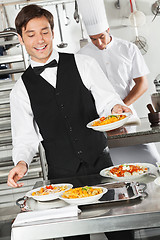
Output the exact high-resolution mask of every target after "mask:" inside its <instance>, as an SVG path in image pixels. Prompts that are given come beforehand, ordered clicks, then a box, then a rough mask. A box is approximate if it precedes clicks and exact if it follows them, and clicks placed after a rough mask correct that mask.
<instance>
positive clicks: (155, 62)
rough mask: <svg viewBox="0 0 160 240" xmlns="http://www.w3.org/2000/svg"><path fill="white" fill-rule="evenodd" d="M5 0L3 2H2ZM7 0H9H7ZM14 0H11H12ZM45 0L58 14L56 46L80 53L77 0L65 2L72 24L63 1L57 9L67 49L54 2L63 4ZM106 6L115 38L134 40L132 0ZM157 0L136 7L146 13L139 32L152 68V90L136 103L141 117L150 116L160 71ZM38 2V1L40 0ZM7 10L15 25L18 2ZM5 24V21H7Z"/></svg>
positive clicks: (0, 24) (111, 1) (141, 0)
mask: <svg viewBox="0 0 160 240" xmlns="http://www.w3.org/2000/svg"><path fill="white" fill-rule="evenodd" d="M1 2H3V1H1ZM5 2H7V1H5ZM10 2H11V0H10ZM44 2H45V8H46V9H48V10H50V11H51V12H52V13H53V15H54V16H55V39H54V47H55V48H56V49H57V50H58V51H64V52H77V51H78V50H79V48H80V43H79V40H80V39H81V38H82V34H81V27H80V23H76V21H75V20H74V18H73V14H74V7H75V4H74V0H73V1H72V0H71V1H67V0H66V1H64V2H65V3H66V4H65V6H66V11H67V15H68V17H69V18H70V23H69V25H68V26H65V18H64V14H63V8H62V4H59V5H58V10H59V14H60V21H61V27H62V36H63V40H64V42H65V43H68V46H67V47H66V48H58V47H57V44H59V43H60V42H61V39H60V34H59V28H58V21H57V14H56V8H55V5H54V4H53V3H60V2H62V1H50V2H48V6H47V1H44ZM104 2H105V6H106V12H107V16H108V21H109V25H110V31H111V34H113V35H114V36H116V37H119V38H123V39H126V40H128V41H135V39H136V35H135V30H134V27H132V26H130V21H129V18H128V17H129V15H130V4H129V0H120V1H119V2H120V9H117V8H115V2H116V0H104ZM154 2H155V1H154V0H145V1H144V0H137V1H136V6H137V9H138V10H140V11H142V12H143V13H144V14H145V15H146V24H145V25H144V26H142V27H139V28H138V32H139V35H140V36H142V37H144V38H145V39H146V41H147V45H148V50H147V53H146V54H145V55H144V59H145V61H146V63H147V65H148V67H149V69H150V74H149V75H148V82H149V90H148V91H147V93H145V94H144V95H143V96H142V97H141V98H140V99H139V100H138V101H137V102H136V103H135V104H134V105H135V108H136V110H137V112H138V115H139V116H140V117H144V116H147V114H148V110H147V108H146V105H147V104H148V103H149V102H151V97H150V96H151V94H152V93H154V92H155V86H154V83H153V81H154V79H155V77H156V76H157V75H158V74H159V73H160V67H159V57H160V47H159V42H160V33H159V26H160V16H157V18H156V19H155V20H154V21H153V22H152V19H153V17H154V15H153V13H152V11H151V6H152V4H153V3H154ZM37 3H38V2H37ZM6 11H7V15H8V18H9V25H10V26H11V27H14V19H15V16H16V15H17V13H18V11H19V6H18V4H16V5H6ZM4 23H5V21H4ZM3 25H5V24H3V21H0V30H3V28H4V27H3ZM83 28H84V37H85V38H88V36H87V33H86V30H85V27H84V25H83Z"/></svg>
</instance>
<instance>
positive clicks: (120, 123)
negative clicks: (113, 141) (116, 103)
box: [87, 113, 132, 132]
mask: <svg viewBox="0 0 160 240" xmlns="http://www.w3.org/2000/svg"><path fill="white" fill-rule="evenodd" d="M110 115H126V116H127V117H126V118H124V119H122V120H119V121H117V122H114V123H108V124H105V125H102V126H92V124H93V123H94V122H95V121H98V120H99V119H100V118H97V119H95V120H93V121H92V122H90V123H88V124H87V127H88V128H92V129H93V130H95V131H100V132H105V131H110V130H113V129H116V128H119V127H122V126H123V125H124V124H125V123H126V122H127V121H128V120H129V118H130V116H131V115H132V114H131V113H121V114H110Z"/></svg>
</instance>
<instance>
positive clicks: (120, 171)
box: [106, 164, 148, 177]
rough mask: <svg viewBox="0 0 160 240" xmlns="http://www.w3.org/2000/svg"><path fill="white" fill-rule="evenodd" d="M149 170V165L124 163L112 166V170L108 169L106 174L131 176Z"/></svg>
mask: <svg viewBox="0 0 160 240" xmlns="http://www.w3.org/2000/svg"><path fill="white" fill-rule="evenodd" d="M147 171H148V168H147V167H144V166H139V165H138V164H136V165H132V164H122V165H119V166H116V167H113V168H111V169H110V170H106V174H107V175H108V176H115V177H130V176H138V175H141V174H143V173H146V172H147Z"/></svg>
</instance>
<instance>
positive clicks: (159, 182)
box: [154, 177, 160, 186]
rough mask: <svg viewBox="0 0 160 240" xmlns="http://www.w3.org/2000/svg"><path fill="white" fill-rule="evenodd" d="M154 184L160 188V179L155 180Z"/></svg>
mask: <svg viewBox="0 0 160 240" xmlns="http://www.w3.org/2000/svg"><path fill="white" fill-rule="evenodd" d="M154 183H155V184H156V185H158V186H160V177H157V178H156V179H155V180H154Z"/></svg>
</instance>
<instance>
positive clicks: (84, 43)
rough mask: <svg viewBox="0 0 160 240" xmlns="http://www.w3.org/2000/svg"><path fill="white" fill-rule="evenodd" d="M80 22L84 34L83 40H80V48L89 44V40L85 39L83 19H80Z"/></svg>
mask: <svg viewBox="0 0 160 240" xmlns="http://www.w3.org/2000/svg"><path fill="white" fill-rule="evenodd" d="M79 21H80V27H81V34H82V38H81V39H80V47H81V48H82V47H84V46H85V45H86V44H87V43H88V39H87V38H84V30H83V26H82V19H81V17H80V18H79Z"/></svg>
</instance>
